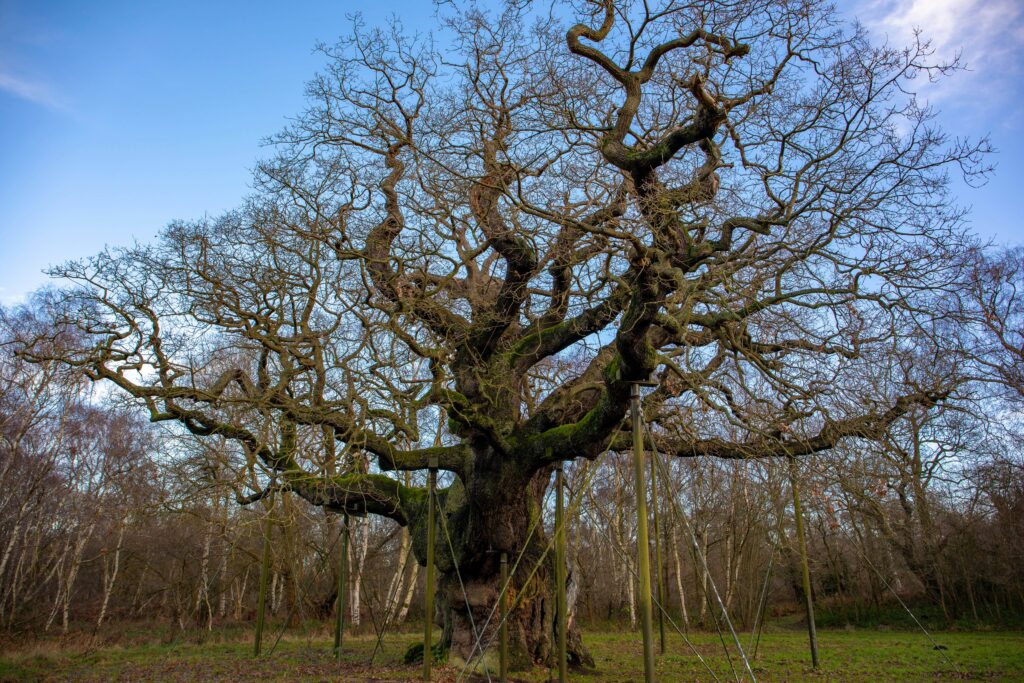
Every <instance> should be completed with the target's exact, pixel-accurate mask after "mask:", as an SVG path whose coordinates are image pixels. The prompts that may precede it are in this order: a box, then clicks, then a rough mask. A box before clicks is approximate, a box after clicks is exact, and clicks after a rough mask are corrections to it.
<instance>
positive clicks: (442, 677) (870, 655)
mask: <svg viewBox="0 0 1024 683" xmlns="http://www.w3.org/2000/svg"><path fill="white" fill-rule="evenodd" d="M268 631H269V633H270V636H269V638H268V640H267V641H265V642H266V645H265V648H264V652H269V650H270V647H271V645H272V644H273V638H274V636H275V635H276V631H275V630H274V629H269V630H268ZM306 633H307V635H305V636H302V635H289V636H286V637H285V638H284V639H282V640H281V642H280V644H279V645H278V647H277V648H276V650H275V651H274V652H273V653H272V654H269V655H266V656H264V657H263V658H261V659H259V660H254V659H252V657H251V647H252V645H251V641H249V639H248V632H247V631H246V630H244V629H233V630H230V629H229V630H227V631H224V632H220V633H217V632H215V633H214V634H212V635H203V634H198V633H197V634H193V635H191V636H189V637H186V638H184V639H179V640H175V641H173V642H166V641H167V638H168V635H166V634H165V635H163V636H162V637H161V636H160V635H159V634H157V637H155V638H154V637H153V632H152V631H150V632H149V635H150V639H149V640H148V641H147V639H146V632H145V631H143V630H137V631H131V630H127V629H123V630H121V631H120V632H119V635H117V636H108V642H107V643H99V644H96V645H93V646H90V645H89V643H88V641H85V640H83V641H78V642H68V641H66V640H65V642H64V643H61V642H60V641H58V640H49V641H35V642H27V643H17V644H11V643H8V644H6V645H5V646H4V648H3V651H2V653H0V681H118V680H121V681H195V680H200V681H205V680H221V681H412V680H418V678H419V672H420V669H419V667H418V666H407V665H403V664H402V655H403V653H404V652H405V650H406V648H407V647H408V646H409V645H411V644H412V643H414V642H415V641H416V639H417V636H416V635H415V634H395V635H391V636H389V637H387V638H386V639H385V640H384V648H383V650H382V651H381V652H379V653H378V654H377V656H376V658H375V661H374V663H373V664H372V665H371V664H370V663H369V658H370V654H371V652H372V651H373V649H374V646H375V644H376V639H375V638H374V637H372V636H368V635H360V636H354V637H349V638H347V639H346V642H345V645H346V647H345V653H344V658H343V661H342V662H341V663H340V664H339V663H338V662H335V661H334V659H333V658H332V656H331V653H330V646H331V641H330V639H329V638H328V637H327V635H326V633H324V632H323V631H307V632H306ZM934 637H935V639H936V640H937V641H938V642H939V643H940V644H941V645H942V646H944V647H945V648H947V649H945V650H942V651H941V652H940V651H936V650H934V649H933V647H932V644H931V642H929V641H928V639H927V638H926V637H925V636H924V635H923V634H921V633H919V632H918V633H914V632H909V631H878V630H823V631H821V632H820V634H819V639H820V650H821V658H822V666H821V668H820V669H819V670H818V671H812V670H811V668H810V665H809V657H808V654H807V641H806V635H805V634H803V633H802V632H800V631H796V630H789V629H787V630H769V631H767V632H766V633H764V634H763V635H762V637H761V642H760V647H759V649H758V653H757V658H756V659H755V660H754V661H753V662H752V666H753V670H754V674H755V675H756V677H757V680H759V681H934V680H986V681H1020V680H1024V633H1022V632H944V633H938V634H936V635H935V636H934ZM112 638H114V639H116V640H117V641H118V644H110V643H109V640H110V639H112ZM748 638H749V634H741V643H742V644H743V645H744V647H746V646H747V644H748ZM585 640H586V642H587V645H588V646H589V647H590V650H591V653H592V654H593V655H594V658H595V660H596V661H597V665H598V670H597V671H596V672H593V673H574V674H572V675H571V676H570V679H571V680H573V681H584V682H593V683H596V682H598V681H609V682H620V683H626V682H627V681H642V680H643V670H642V663H641V646H640V638H639V635H636V634H632V633H623V632H615V633H612V632H592V633H589V634H588V635H587V636H586V637H585ZM690 642H691V643H692V645H693V649H691V648H690V647H689V646H687V644H686V643H685V642H684V641H683V639H682V638H681V637H680V636H678V635H677V634H671V635H670V637H669V640H668V643H667V652H666V654H665V655H663V656H659V657H658V665H657V666H658V680H659V681H662V682H663V683H665V682H669V681H672V682H674V681H711V680H714V677H713V676H712V674H711V673H709V671H708V668H705V667H704V666H702V665H701V663H700V662H699V660H698V659H697V657H696V655H695V654H694V652H693V650H694V649H695V650H696V651H697V652H699V653H700V655H701V656H702V657H703V658H704V659H705V661H706V662H707V664H708V667H709V668H710V669H711V671H713V672H714V675H715V676H717V677H718V679H720V680H722V681H731V680H735V676H734V674H733V672H732V668H731V666H730V663H729V661H728V660H727V659H726V658H725V656H724V654H723V650H722V644H721V642H720V641H719V638H718V635H717V634H714V633H695V634H693V635H692V636H691V638H690ZM732 653H733V661H732V665H734V666H736V667H737V670H738V671H739V672H740V677H741V678H743V679H745V680H749V677H748V676H744V675H743V671H744V669H743V664H742V662H741V661H739V660H738V659H737V658H736V656H735V648H732ZM943 654H945V655H946V657H948V658H949V660H950V661H951V662H952V664H950V663H948V662H947V661H946V660H945V659H944V658H943V656H942V655H943ZM458 675H459V671H458V670H456V669H453V668H450V667H439V668H438V669H437V671H436V675H435V677H434V680H436V681H455V680H456V679H457V678H458ZM551 676H552V672H549V671H548V670H546V669H536V670H534V671H532V672H529V673H526V674H524V673H516V674H515V675H514V680H517V681H530V682H540V681H547V680H550V677H551Z"/></svg>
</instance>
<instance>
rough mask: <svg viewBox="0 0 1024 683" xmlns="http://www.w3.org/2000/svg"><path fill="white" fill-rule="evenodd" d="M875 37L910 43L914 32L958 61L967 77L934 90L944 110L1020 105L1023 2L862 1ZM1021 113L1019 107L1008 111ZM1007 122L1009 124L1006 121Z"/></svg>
mask: <svg viewBox="0 0 1024 683" xmlns="http://www.w3.org/2000/svg"><path fill="white" fill-rule="evenodd" d="M855 13H856V14H857V16H858V18H859V19H860V20H861V21H862V22H863V23H864V24H865V25H866V26H867V27H868V29H870V30H871V31H872V32H873V33H874V34H875V35H876V36H884V37H887V38H888V40H889V41H890V42H891V43H907V42H909V41H910V40H912V39H913V32H914V30H915V29H921V31H922V36H923V37H924V39H926V40H929V41H930V42H931V45H932V48H933V49H934V50H935V57H936V58H937V59H939V60H947V61H948V60H952V59H953V58H954V57H956V56H958V55H959V57H960V60H961V63H962V65H964V66H965V67H966V69H967V71H966V72H965V73H961V74H959V75H958V76H957V77H955V78H953V79H951V80H947V81H944V82H943V83H941V84H940V85H938V86H937V87H934V88H930V89H929V90H928V92H927V95H928V97H929V98H931V99H932V100H942V101H943V102H944V105H943V106H944V107H945V106H948V105H949V104H950V100H952V101H953V102H954V103H955V104H956V106H963V107H965V108H977V107H984V108H986V109H988V110H990V111H991V109H992V108H993V107H994V106H995V107H1005V106H1006V105H1007V103H1008V102H1011V101H1014V100H1017V98H1018V97H1019V95H1018V93H1017V90H1018V89H1019V83H1020V82H1021V78H1022V76H1024V3H1022V2H1020V0H864V1H863V2H861V3H859V4H858V5H857V7H856V9H855ZM1006 112H1007V114H1008V115H1012V113H1011V112H1018V113H1019V107H1016V106H1010V107H1007V109H1006ZM1004 120H1005V119H1004Z"/></svg>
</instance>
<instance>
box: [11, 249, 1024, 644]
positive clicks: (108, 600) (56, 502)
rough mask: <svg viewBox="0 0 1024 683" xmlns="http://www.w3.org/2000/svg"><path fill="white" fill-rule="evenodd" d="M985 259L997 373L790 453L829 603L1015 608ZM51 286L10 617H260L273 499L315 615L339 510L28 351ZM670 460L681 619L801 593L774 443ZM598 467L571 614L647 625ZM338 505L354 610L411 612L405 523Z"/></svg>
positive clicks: (1018, 272)
mask: <svg viewBox="0 0 1024 683" xmlns="http://www.w3.org/2000/svg"><path fill="white" fill-rule="evenodd" d="M977 272H978V280H977V284H978V287H977V289H976V290H975V291H974V292H971V293H969V294H973V296H974V301H973V305H974V307H975V308H974V310H975V311H980V312H981V316H980V317H978V318H976V320H975V322H976V323H978V324H977V325H976V327H975V331H976V332H977V333H978V334H977V336H976V337H974V341H975V343H976V350H977V351H978V357H977V359H978V360H979V366H978V367H979V368H984V369H987V370H988V371H991V374H989V375H988V376H986V377H984V378H981V379H982V380H984V381H977V382H974V383H973V386H972V390H971V391H968V392H965V396H966V398H965V399H963V400H961V401H957V402H946V403H943V404H942V405H940V406H937V407H934V408H932V409H930V410H919V411H915V412H912V413H911V414H909V415H908V416H906V417H905V418H904V419H901V420H900V421H899V422H897V423H896V424H895V425H893V427H892V428H891V429H890V430H889V431H888V433H887V434H886V436H885V438H884V439H883V440H881V441H878V442H847V443H846V444H844V445H843V446H842V447H840V448H838V449H836V451H835V452H830V453H825V454H821V455H819V456H817V457H814V458H804V459H802V460H800V461H799V464H798V467H797V471H798V482H799V486H800V488H801V491H802V493H803V499H804V503H803V504H804V510H805V514H806V516H807V528H808V544H809V549H810V558H811V567H812V581H813V587H814V594H815V600H816V603H817V606H818V609H819V611H820V613H819V619H820V620H822V621H823V623H824V624H826V625H834V626H841V625H845V624H852V625H868V626H870V625H875V624H878V623H890V624H891V623H897V622H898V621H899V620H900V614H899V612H900V611H901V608H900V607H899V606H898V604H897V603H896V601H895V599H894V596H893V594H892V592H891V591H895V592H896V593H897V594H898V595H899V596H900V597H901V598H902V599H904V600H905V601H907V602H908V603H909V604H910V605H912V606H913V608H914V610H915V611H917V612H918V614H919V616H923V618H926V619H927V623H928V625H929V626H930V627H942V626H944V625H945V626H951V625H953V624H954V623H959V624H961V625H966V624H972V625H983V624H996V625H1018V626H1019V624H1020V623H1021V621H1020V620H1021V616H1022V615H1024V570H1022V566H1024V563H1022V561H1021V560H1022V549H1021V544H1020V539H1021V538H1024V458H1022V456H1021V448H1022V444H1024V441H1022V438H1021V434H1020V431H1019V426H1020V425H1019V409H1020V400H1021V387H1022V385H1021V383H1020V380H1021V374H1020V372H1021V370H1020V368H1021V355H1020V354H1021V346H1020V325H1019V322H1020V313H1021V303H1022V302H1021V298H1020V294H1019V293H1018V288H1019V287H1020V286H1021V284H1022V277H1021V276H1022V273H1024V254H1022V253H1021V252H1020V251H1011V252H1007V253H1004V254H999V255H997V256H996V257H989V259H988V260H986V261H981V262H980V265H979V268H978V271H977ZM47 296H48V294H47V293H45V292H44V293H41V294H39V295H37V297H36V298H35V300H34V301H33V302H32V303H30V304H28V305H25V306H21V307H18V308H13V309H2V323H3V341H4V345H3V346H2V350H3V355H2V360H0V381H2V386H0V390H2V391H0V553H2V554H0V624H2V628H3V630H4V632H5V633H6V637H14V638H18V637H24V636H27V635H38V634H42V633H51V634H60V633H68V632H69V631H71V632H76V631H80V632H86V633H95V632H96V631H97V630H98V629H99V627H100V626H101V625H102V624H103V623H108V624H109V623H110V622H121V621H151V620H155V621H158V622H162V623H166V624H170V625H173V627H174V628H175V629H180V630H181V631H194V630H196V629H202V630H206V629H209V630H212V629H215V628H217V627H218V626H221V625H224V624H229V623H245V622H249V621H251V620H252V619H253V617H254V613H255V604H256V592H257V591H256V589H257V578H258V575H259V562H260V547H261V543H262V539H263V534H264V532H265V529H266V523H267V519H268V514H269V516H270V519H271V520H272V523H273V530H272V532H271V533H272V534H273V538H274V539H275V540H274V542H273V544H272V547H273V559H272V565H271V566H272V570H271V571H272V578H271V587H270V599H269V602H268V610H269V611H270V613H271V614H273V615H276V617H277V618H278V619H286V618H287V619H290V621H291V623H292V624H293V625H297V624H299V623H300V621H306V622H308V621H309V620H319V621H322V622H324V623H326V622H327V621H328V619H329V617H330V616H331V615H332V614H333V610H334V602H335V597H336V591H335V586H336V584H337V578H336V577H337V574H336V572H337V565H338V562H337V559H336V558H337V553H338V552H339V548H338V538H339V523H338V519H337V517H338V516H337V515H335V514H330V513H328V514H325V513H324V511H323V509H322V508H319V507H315V506H312V505H309V504H308V503H307V502H306V501H304V500H302V499H301V498H299V497H298V496H292V495H289V494H288V493H280V494H278V498H277V501H273V500H271V499H269V498H265V499H263V500H261V501H258V502H255V503H251V504H246V505H243V504H240V503H246V502H248V501H245V500H240V496H239V493H238V491H237V490H236V489H235V488H233V487H232V486H230V485H228V484H227V483H226V482H224V481H222V480H221V477H219V474H218V466H219V464H224V465H226V464H228V462H229V460H230V458H231V457H232V456H231V455H230V448H229V447H228V444H227V443H226V442H219V443H217V442H211V441H210V440H208V439H199V438H196V437H193V436H191V435H189V434H187V433H182V432H181V431H176V430H173V429H168V428H166V427H162V426H152V425H149V424H148V423H147V422H146V421H145V420H144V419H143V418H142V416H140V415H139V414H138V412H137V411H135V410H133V409H132V408H131V407H130V406H126V405H123V404H118V403H116V402H115V401H114V400H112V398H111V397H108V396H103V395H100V394H99V393H97V391H96V388H95V386H94V385H92V383H90V382H88V381H87V380H85V379H84V378H83V377H81V376H79V375H77V374H76V373H75V372H73V371H69V370H68V369H67V368H65V367H62V366H61V365H60V364H57V363H50V364H42V365H40V364H31V363H26V362H25V361H23V360H21V359H20V358H17V357H16V356H15V355H14V353H13V347H12V345H11V343H10V342H11V341H12V340H14V339H17V338H18V337H21V336H24V335H25V334H33V335H35V334H39V333H40V332H41V331H45V326H46V324H47V323H46V321H45V320H44V319H42V318H41V317H40V316H41V315H42V312H41V310H42V309H41V307H40V302H41V301H43V300H44V299H45V298H46V297H47ZM1014 325H1016V327H1014ZM662 462H663V467H664V468H665V469H664V470H663V473H665V472H667V473H668V474H669V478H668V482H667V485H666V483H665V481H664V479H663V480H662V484H661V487H660V489H659V491H660V496H659V505H660V509H661V511H662V513H661V514H662V538H663V543H664V545H663V552H664V561H663V578H664V581H665V586H666V591H667V596H666V598H667V599H666V602H667V609H668V611H669V612H670V614H671V615H672V619H673V620H675V621H676V623H677V624H678V625H679V626H680V627H687V628H704V629H713V628H715V624H714V619H715V615H716V614H717V611H716V609H715V607H714V604H713V597H710V596H709V593H708V586H709V578H710V579H711V581H713V582H714V583H715V584H716V585H717V587H718V588H719V591H720V593H721V596H722V598H723V600H724V601H725V603H726V605H727V606H728V609H729V612H730V615H731V617H732V618H733V619H734V621H735V622H736V623H737V624H740V625H743V626H744V627H745V628H749V627H751V626H752V625H754V624H755V623H756V622H755V620H756V619H757V618H758V613H759V610H763V611H764V614H765V617H764V618H765V619H766V620H768V621H770V620H771V619H772V618H774V617H778V616H781V615H787V614H796V613H799V612H800V609H801V608H800V602H799V600H800V596H801V593H800V573H799V558H798V557H797V556H796V550H795V533H794V529H793V512H792V499H791V492H790V479H789V469H788V467H787V465H786V463H785V462H779V461H774V460H750V461H723V460H718V459H715V458H710V457H706V458H692V459H686V460H677V459H671V458H664V459H663V460H662ZM596 467H597V471H596V472H594V473H593V474H592V476H591V477H590V482H589V483H590V486H589V488H588V489H587V490H586V492H585V493H584V494H583V495H582V497H581V498H580V504H579V507H578V508H577V509H575V510H574V514H573V517H572V525H571V527H570V530H569V534H568V537H569V549H570V562H571V565H572V566H571V573H570V590H571V591H574V592H575V596H574V597H576V603H575V615H574V616H575V618H577V619H580V620H581V621H582V622H583V623H588V624H601V625H606V626H607V625H613V626H616V627H630V626H632V627H636V619H637V615H636V599H635V594H634V581H633V580H631V579H630V577H631V576H632V573H631V572H632V571H633V567H632V562H633V561H634V557H635V542H634V532H635V516H634V513H633V511H634V509H635V508H634V504H633V502H632V495H633V482H632V471H631V463H630V459H629V457H628V454H617V453H607V454H605V455H604V456H603V457H602V458H601V459H600V460H598V461H597V464H596ZM410 476H413V477H415V476H419V475H410ZM584 476H585V468H584V467H583V466H582V465H580V464H573V465H569V466H568V467H567V479H568V482H569V490H570V494H571V495H572V496H575V495H576V494H577V493H578V492H579V490H580V487H581V486H582V485H583V483H584V481H583V478H584ZM549 498H550V497H549ZM549 502H550V501H549ZM271 506H273V507H271ZM674 506H678V507H677V508H676V509H675V511H673V507H674ZM680 515H685V517H686V520H685V521H684V520H683V519H682V517H681V516H680ZM351 523H352V552H351V556H350V567H351V569H350V577H351V582H350V585H349V591H350V595H349V598H348V600H347V604H348V605H349V606H350V609H351V612H350V616H349V619H350V623H351V624H352V625H353V626H354V627H356V628H359V627H360V626H361V628H362V629H363V630H367V629H373V628H374V623H376V624H377V627H378V628H379V627H380V625H382V624H384V623H387V624H388V625H389V627H390V628H402V625H403V624H405V623H407V622H408V621H410V620H419V619H421V618H422V608H421V602H422V597H421V596H422V575H421V572H420V571H419V569H420V568H419V565H418V564H417V563H416V562H415V560H414V559H413V558H412V556H411V553H410V539H409V535H408V532H407V531H406V530H405V529H403V528H401V527H399V526H398V525H397V524H395V523H394V522H392V521H390V520H387V519H384V518H381V517H377V516H369V517H366V518H362V519H360V518H352V520H351ZM687 525H690V526H687ZM690 531H692V533H693V537H689V536H688V534H689V533H690ZM694 541H695V542H696V544H697V545H699V547H700V549H701V551H702V552H704V553H706V556H707V558H708V567H707V569H708V570H709V572H710V577H709V575H708V572H706V571H705V569H704V567H703V565H702V563H701V562H700V560H699V555H697V554H696V553H695V552H694V550H693V542H694ZM766 578H767V584H766ZM762 601H763V603H764V606H763V607H760V605H761V603H762ZM416 623H417V625H418V623H419V622H418V621H417V622H416ZM904 623H905V622H904Z"/></svg>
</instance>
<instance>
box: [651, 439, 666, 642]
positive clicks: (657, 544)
mask: <svg viewBox="0 0 1024 683" xmlns="http://www.w3.org/2000/svg"><path fill="white" fill-rule="evenodd" d="M651 507H652V509H651V513H652V514H651V516H652V519H653V521H654V579H655V582H656V583H655V590H656V591H657V593H656V594H657V596H658V644H659V650H658V652H659V653H660V654H665V609H666V603H665V577H664V570H663V567H664V565H663V563H662V559H661V525H660V524H659V522H658V451H657V450H654V451H651Z"/></svg>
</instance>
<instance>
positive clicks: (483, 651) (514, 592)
mask: <svg viewBox="0 0 1024 683" xmlns="http://www.w3.org/2000/svg"><path fill="white" fill-rule="evenodd" d="M478 462H479V460H478ZM475 475H476V476H474V477H472V478H471V484H470V486H471V487H476V488H477V490H476V491H475V494H474V495H471V496H466V495H465V492H464V491H463V490H461V487H460V486H459V485H458V484H455V485H453V486H452V487H451V488H449V489H448V490H447V492H446V493H445V495H442V496H439V498H440V501H439V503H440V508H441V509H440V514H439V515H438V517H439V518H442V517H443V519H439V522H438V525H439V528H438V530H437V565H438V576H439V580H438V591H437V602H436V604H437V608H436V609H437V613H436V614H435V615H434V618H435V623H437V624H438V625H440V626H442V627H443V629H444V632H443V636H442V639H441V645H442V647H444V648H447V650H448V656H449V661H450V662H451V663H453V664H455V665H456V666H463V665H465V663H466V662H467V661H468V662H469V663H470V666H471V667H472V668H473V669H475V670H477V671H481V672H482V671H484V670H488V671H490V672H492V673H496V672H497V671H498V643H499V641H498V626H499V617H498V609H497V604H498V596H499V594H500V591H501V585H500V584H501V581H500V557H501V553H502V552H506V553H508V557H509V573H510V586H509V589H508V595H509V601H510V603H511V605H512V608H513V609H512V611H511V613H510V615H509V623H508V627H509V628H508V633H509V661H510V667H511V668H512V669H513V670H515V669H524V668H529V667H531V666H534V665H545V666H547V665H552V664H554V663H555V655H556V645H555V643H556V639H555V595H554V565H553V564H552V563H553V558H554V552H553V551H550V552H548V553H546V554H545V552H544V551H545V549H546V548H547V547H548V545H549V542H548V538H547V535H546V534H545V533H544V528H543V523H542V520H541V515H542V510H541V501H542V498H543V494H544V491H545V489H546V488H547V485H548V479H549V476H550V470H544V471H541V472H538V473H537V474H536V475H534V476H533V477H532V478H531V479H529V480H525V481H524V479H523V477H522V475H521V474H519V473H516V472H515V467H514V465H513V466H511V467H510V466H505V467H501V468H500V469H499V471H497V472H491V473H484V472H481V471H480V469H479V467H478V469H477V471H476V472H475ZM503 475H504V476H503ZM467 498H468V500H471V501H476V504H475V505H474V504H470V503H466V502H464V501H466V500H467ZM424 525H425V523H424V522H423V521H418V522H417V523H415V524H414V528H413V529H412V531H413V549H414V551H415V553H416V556H417V558H423V557H425V555H426V553H425V544H426V534H425V529H424V528H423V527H424ZM524 547H525V548H526V549H525V552H523V548H524ZM453 549H454V555H455V560H456V561H453V553H452V550H453ZM520 553H522V556H521V557H520ZM517 560H518V563H517ZM421 561H422V560H421ZM567 649H568V661H569V664H570V666H573V667H576V668H590V667H593V666H594V662H593V659H592V658H591V656H590V654H589V653H588V652H587V650H586V648H585V647H584V646H583V642H582V640H581V638H580V634H579V629H578V627H577V626H576V624H575V623H574V624H572V625H570V628H569V633H568V648H567Z"/></svg>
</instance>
